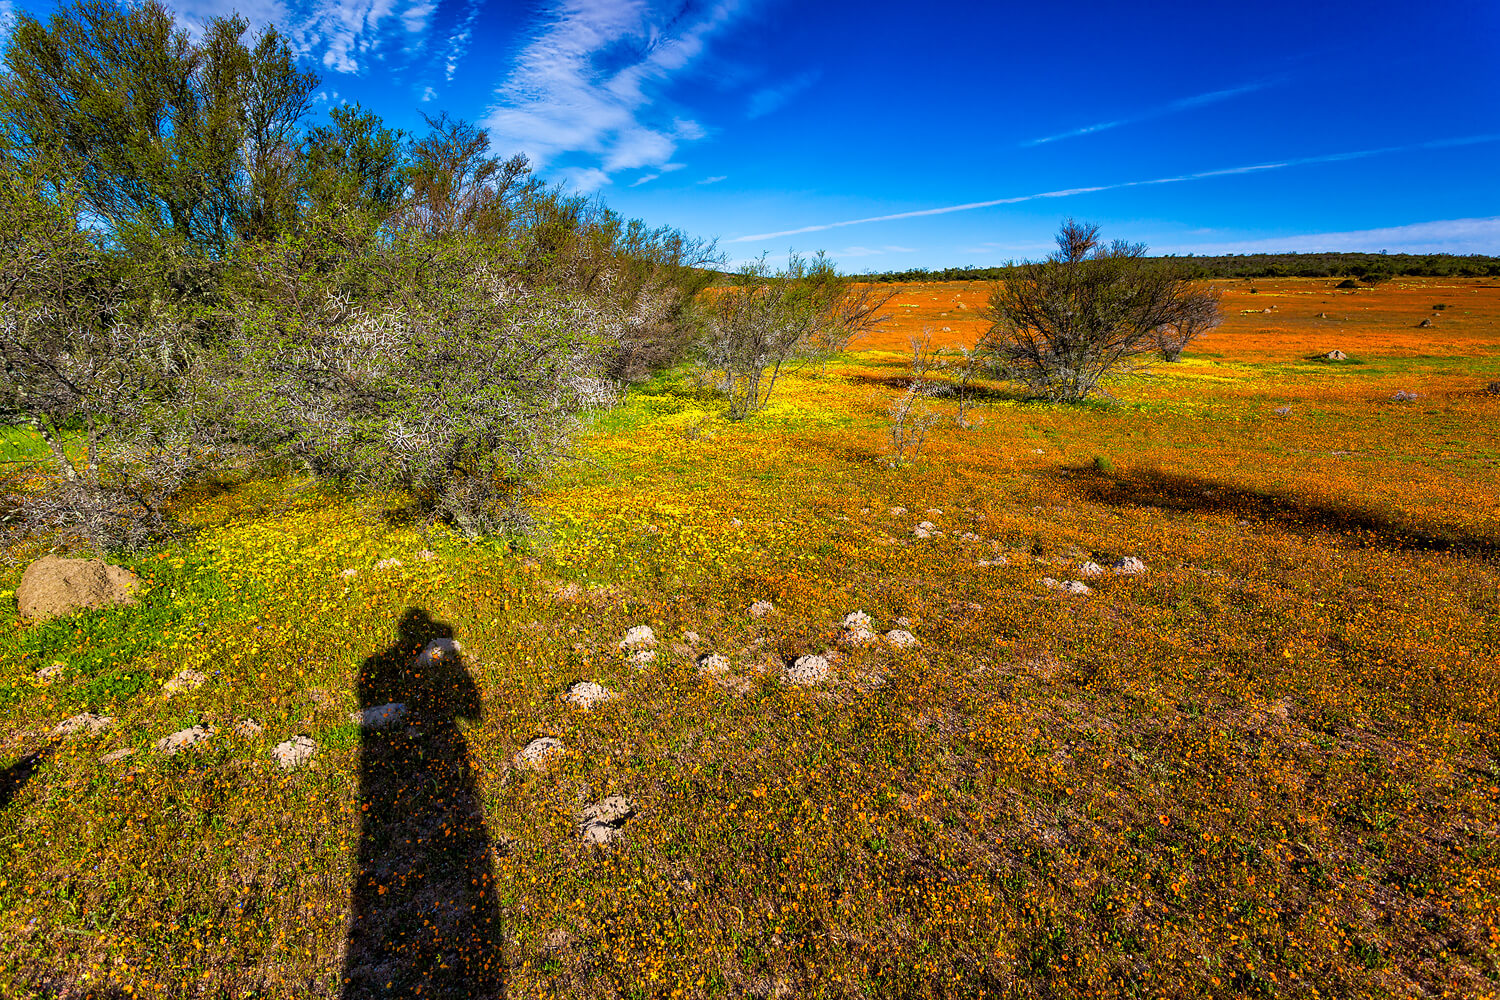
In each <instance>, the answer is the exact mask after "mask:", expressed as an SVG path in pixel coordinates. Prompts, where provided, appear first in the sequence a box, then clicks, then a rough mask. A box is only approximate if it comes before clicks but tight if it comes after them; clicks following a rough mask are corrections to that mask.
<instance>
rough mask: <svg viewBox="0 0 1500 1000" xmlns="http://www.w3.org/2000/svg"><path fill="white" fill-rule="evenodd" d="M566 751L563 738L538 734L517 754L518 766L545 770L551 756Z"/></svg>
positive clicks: (531, 769) (525, 768) (528, 769)
mask: <svg viewBox="0 0 1500 1000" xmlns="http://www.w3.org/2000/svg"><path fill="white" fill-rule="evenodd" d="M564 752H565V751H564V750H563V743H562V740H560V739H558V738H557V737H555V736H538V737H537V738H536V739H534V740H532V741H531V742H530V743H528V744H526V745H525V746H524V747H522V748H521V752H520V753H518V754H516V766H517V767H519V768H521V769H522V770H525V771H544V770H546V768H547V760H548V759H549V758H550V757H552V756H553V755H554V754H560V753H564Z"/></svg>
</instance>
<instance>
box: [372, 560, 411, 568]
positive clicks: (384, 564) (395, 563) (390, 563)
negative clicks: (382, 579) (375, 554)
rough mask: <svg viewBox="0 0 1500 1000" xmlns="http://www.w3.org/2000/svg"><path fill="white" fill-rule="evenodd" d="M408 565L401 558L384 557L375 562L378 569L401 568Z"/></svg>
mask: <svg viewBox="0 0 1500 1000" xmlns="http://www.w3.org/2000/svg"><path fill="white" fill-rule="evenodd" d="M404 565H406V564H405V563H403V562H402V561H401V560H400V559H382V560H380V561H379V562H378V563H376V564H375V568H376V569H400V568H401V567H402V566H404Z"/></svg>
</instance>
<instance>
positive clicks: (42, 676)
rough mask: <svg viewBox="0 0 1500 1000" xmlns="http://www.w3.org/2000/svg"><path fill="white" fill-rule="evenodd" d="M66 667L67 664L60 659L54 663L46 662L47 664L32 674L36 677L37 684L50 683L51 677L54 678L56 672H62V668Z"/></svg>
mask: <svg viewBox="0 0 1500 1000" xmlns="http://www.w3.org/2000/svg"><path fill="white" fill-rule="evenodd" d="M67 667H68V665H67V664H66V663H63V662H62V661H61V660H59V661H57V662H56V663H50V664H48V665H47V666H45V667H43V668H42V669H40V670H38V671H37V672H36V673H35V674H33V675H32V676H34V677H35V678H36V679H37V682H38V683H39V684H51V683H52V678H54V677H56V676H57V675H58V674H60V673H62V672H63V671H64V670H66V669H67Z"/></svg>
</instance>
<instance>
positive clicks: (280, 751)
mask: <svg viewBox="0 0 1500 1000" xmlns="http://www.w3.org/2000/svg"><path fill="white" fill-rule="evenodd" d="M317 752H318V745H317V744H316V743H314V742H313V741H312V740H311V739H310V738H309V737H306V736H293V737H292V738H291V739H289V740H287V741H286V742H285V743H278V744H276V746H274V747H272V748H271V756H272V757H274V758H276V763H278V764H280V765H281V769H282V770H283V771H290V770H291V769H292V768H294V767H297V766H299V765H301V764H305V763H307V762H308V761H310V760H312V758H313V754H315V753H317Z"/></svg>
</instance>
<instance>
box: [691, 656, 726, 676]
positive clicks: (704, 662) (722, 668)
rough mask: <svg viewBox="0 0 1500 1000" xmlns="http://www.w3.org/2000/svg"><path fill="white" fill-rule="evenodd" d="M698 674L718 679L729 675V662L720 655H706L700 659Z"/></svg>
mask: <svg viewBox="0 0 1500 1000" xmlns="http://www.w3.org/2000/svg"><path fill="white" fill-rule="evenodd" d="M698 673H699V674H700V675H702V676H705V677H718V676H721V675H723V674H727V673H729V660H728V658H726V657H724V656H720V655H719V654H718V653H704V654H703V655H702V656H700V657H698Z"/></svg>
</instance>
